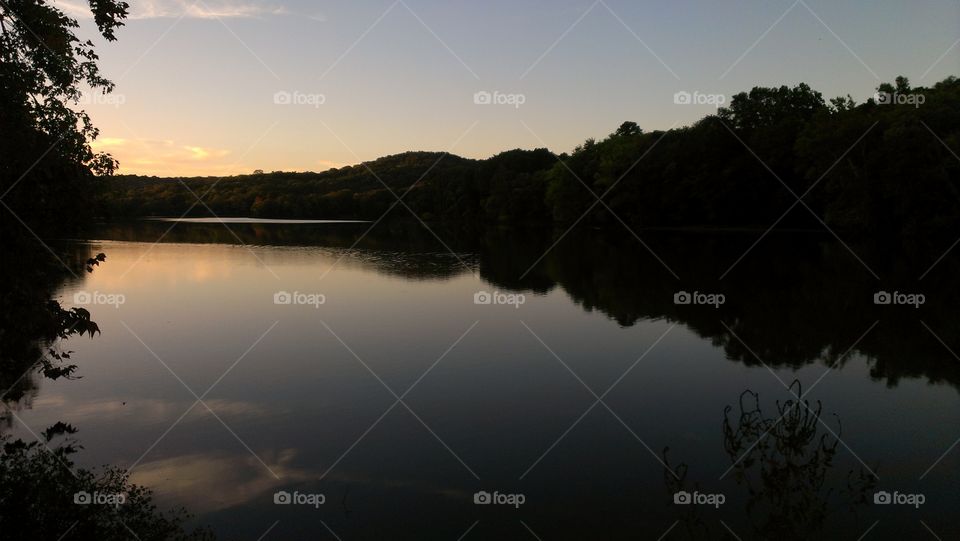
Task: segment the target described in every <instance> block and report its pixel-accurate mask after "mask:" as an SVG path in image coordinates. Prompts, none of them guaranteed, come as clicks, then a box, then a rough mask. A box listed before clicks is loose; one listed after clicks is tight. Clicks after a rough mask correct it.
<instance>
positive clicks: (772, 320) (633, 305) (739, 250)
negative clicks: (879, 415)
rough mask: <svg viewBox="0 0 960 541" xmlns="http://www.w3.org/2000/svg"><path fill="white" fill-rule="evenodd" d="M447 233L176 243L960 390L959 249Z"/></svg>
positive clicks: (180, 229) (193, 229)
mask: <svg viewBox="0 0 960 541" xmlns="http://www.w3.org/2000/svg"><path fill="white" fill-rule="evenodd" d="M169 226H170V224H169V223H165V222H149V221H147V222H128V223H118V224H109V225H105V226H102V227H100V228H98V229H95V230H91V231H90V232H89V234H90V235H92V237H93V238H105V239H116V240H131V241H149V242H153V241H155V240H156V239H157V238H158V237H160V235H161V234H162V233H163V232H164V231H166V230H167V229H169ZM228 227H229V230H228ZM368 230H369V231H368ZM434 232H435V233H437V235H438V236H439V237H441V238H442V239H443V240H444V243H445V244H447V246H449V247H450V248H451V249H452V250H453V251H454V252H456V253H457V256H458V257H454V256H453V255H451V254H450V253H449V252H448V251H446V249H445V248H444V247H443V246H442V245H440V244H439V243H438V242H437V240H436V238H435V237H434V236H433V235H432V234H431V233H429V232H427V231H426V230H425V229H424V228H423V226H422V225H420V224H411V223H393V224H389V225H388V224H378V225H377V227H375V228H373V229H370V224H339V225H333V226H331V225H319V226H303V225H296V226H284V225H278V224H229V226H227V227H225V226H224V225H223V224H192V223H191V224H179V225H177V227H175V228H174V229H173V230H171V231H170V232H169V234H168V235H167V236H166V237H164V242H201V243H233V244H236V243H239V242H242V243H244V244H246V245H257V244H270V245H275V246H276V245H280V246H283V245H287V246H323V247H326V248H329V249H331V250H334V251H337V253H338V254H339V253H342V252H340V251H342V250H350V251H351V252H350V254H349V257H348V260H351V261H354V262H355V263H356V264H358V265H362V266H365V267H367V268H370V269H373V270H375V271H377V272H380V273H387V274H391V275H398V276H402V277H404V278H409V279H418V280H422V279H447V278H451V277H453V276H457V275H459V274H461V273H465V272H467V269H466V268H465V267H464V264H466V265H468V266H469V267H471V270H473V271H474V272H477V273H478V274H479V276H480V277H481V278H482V279H483V280H484V281H486V282H488V283H489V284H490V285H491V286H492V287H494V288H498V289H500V290H502V291H515V292H526V293H534V294H545V293H548V292H550V291H552V290H554V289H560V290H562V291H563V292H565V293H566V294H567V295H569V297H570V299H571V300H572V301H573V302H575V303H577V304H578V305H580V306H581V307H582V308H583V309H584V310H587V311H591V312H592V311H596V312H599V313H602V314H604V315H606V316H607V317H609V318H610V319H612V320H614V321H616V322H617V323H618V324H619V325H621V326H624V327H629V326H633V325H635V324H637V323H638V322H640V321H643V320H658V319H663V320H668V321H674V322H678V323H681V324H683V325H685V326H686V327H688V328H689V329H691V330H692V331H693V332H695V333H696V334H697V335H699V336H701V337H703V338H704V339H707V340H710V341H711V343H713V344H714V345H716V346H718V347H721V348H723V350H724V352H725V354H726V356H727V357H728V358H729V359H730V360H733V361H737V362H742V363H744V364H746V365H749V366H754V365H755V366H760V365H762V364H767V365H769V366H771V367H775V368H776V367H789V368H800V367H803V366H805V365H807V364H810V363H813V362H823V363H825V364H826V365H829V366H832V367H835V368H840V367H842V366H843V365H844V364H845V363H848V362H850V359H851V358H853V357H855V354H861V355H863V356H864V357H866V359H867V362H868V363H869V366H870V373H871V376H872V377H873V378H875V379H876V380H878V381H884V382H886V384H887V385H889V386H895V385H897V383H898V382H899V381H900V380H901V379H904V378H907V379H913V378H924V379H926V380H927V381H929V382H930V383H938V384H939V383H946V384H949V385H951V386H953V387H955V388H960V362H958V361H957V359H956V358H954V357H953V355H952V354H951V352H950V351H949V349H952V350H953V351H960V325H958V323H957V320H956V318H955V317H954V314H955V307H956V306H957V305H958V304H960V286H958V284H957V283H956V281H955V280H953V279H952V277H953V276H955V275H956V274H957V272H960V259H958V257H956V256H954V255H947V257H944V258H943V259H941V260H940V261H939V263H937V264H936V265H933V264H934V262H935V261H936V260H937V259H938V258H939V257H940V256H941V255H942V254H943V251H944V250H946V247H947V246H948V245H945V246H940V245H930V246H922V245H918V244H911V245H899V244H895V243H887V242H883V243H876V244H869V243H867V244H855V245H848V246H844V244H841V243H839V242H837V241H835V240H834V239H833V238H831V237H829V236H827V235H813V234H803V233H791V234H787V233H781V234H772V235H770V236H768V237H766V238H764V239H763V240H762V241H761V242H759V243H757V244H756V245H755V246H753V247H752V248H751V246H752V245H753V244H754V242H755V241H756V240H757V237H758V235H759V233H757V232H741V233H737V232H730V233H703V232H686V233H677V232H659V233H657V232H654V233H648V234H645V235H644V237H643V241H644V243H645V244H646V245H647V246H648V247H649V251H648V250H647V249H646V248H644V247H643V245H641V244H640V242H638V241H637V239H635V238H633V237H631V236H630V235H629V234H623V235H611V234H600V233H597V232H592V231H582V232H577V231H574V232H572V233H570V234H568V235H565V236H563V238H562V239H561V240H560V241H559V242H557V239H558V237H560V233H562V232H558V231H555V230H552V229H549V228H540V229H538V228H525V229H503V228H490V229H486V230H476V229H470V228H444V229H440V228H434ZM848 248H849V249H848ZM748 250H749V251H748ZM745 253H746V255H745V256H744V257H743V258H742V259H740V256H741V255H743V254H745ZM543 254H545V255H543ZM653 254H656V255H653ZM541 255H543V257H542V259H540V260H539V261H538V258H540V256H541ZM858 258H859V261H858ZM738 259H740V261H739V262H737V261H738ZM861 261H862V262H863V263H861ZM927 270H930V272H929V273H926V274H925V275H924V273H925V272H926V271H927ZM874 274H876V276H877V277H879V278H880V279H879V280H878V279H877V278H876V277H874ZM921 275H924V276H923V279H922V280H921V279H920V276H921ZM721 277H722V279H721ZM881 290H883V291H890V292H892V291H901V292H911V293H913V292H919V293H923V294H924V295H925V298H926V301H925V303H924V304H923V305H922V306H920V307H919V308H913V307H911V306H902V305H901V306H890V305H876V304H874V302H873V297H874V294H875V293H877V292H878V291H881ZM678 291H688V292H693V291H700V292H716V293H722V294H724V296H725V298H726V302H725V303H724V304H722V305H721V306H719V307H718V308H713V307H709V306H692V305H677V304H674V298H673V296H674V293H676V292H678ZM875 324H876V327H875V328H873V330H872V331H871V332H867V331H868V330H869V329H871V327H872V326H874V325H875ZM924 324H926V325H927V326H928V327H929V330H928V329H927V328H925V327H924ZM931 331H933V332H931ZM933 333H936V336H935V335H934V334H933ZM938 338H939V339H941V340H943V342H944V344H946V346H948V347H949V349H948V348H947V347H944V344H941V343H940V341H939V340H938ZM748 346H749V347H748ZM854 346H855V347H854ZM850 348H853V350H852V351H851V350H850Z"/></svg>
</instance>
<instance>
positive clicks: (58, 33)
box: [0, 0, 129, 218]
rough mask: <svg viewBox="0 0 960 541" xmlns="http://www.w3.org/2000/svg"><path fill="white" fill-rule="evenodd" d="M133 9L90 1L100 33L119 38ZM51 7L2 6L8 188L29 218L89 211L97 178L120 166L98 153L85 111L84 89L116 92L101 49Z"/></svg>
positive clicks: (37, 3) (0, 120) (9, 0)
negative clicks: (103, 71) (118, 32)
mask: <svg viewBox="0 0 960 541" xmlns="http://www.w3.org/2000/svg"><path fill="white" fill-rule="evenodd" d="M128 7H129V5H128V4H127V3H126V2H122V1H118V0H90V10H91V12H92V14H93V18H94V21H95V23H96V25H97V28H98V29H99V32H100V34H101V35H102V36H103V37H104V38H105V39H106V40H108V41H113V40H115V39H116V35H115V30H116V29H117V28H118V27H120V26H121V25H122V24H123V20H124V18H125V17H126V16H127V9H128ZM78 26H79V25H78V23H77V21H76V20H75V19H73V18H71V17H68V16H67V15H65V14H64V13H63V12H62V11H61V10H59V9H57V8H56V7H54V6H53V5H52V4H51V3H50V2H49V1H48V0H5V1H3V2H0V102H2V103H3V107H2V108H0V133H3V134H4V136H3V138H2V142H0V156H2V158H3V159H2V160H0V189H2V192H3V194H4V195H7V194H8V192H9V197H5V198H4V201H5V202H11V203H12V204H11V205H10V206H12V207H16V208H19V209H20V212H21V213H23V214H24V215H25V216H26V217H27V218H29V217H32V216H43V215H49V214H51V213H53V214H55V215H57V216H58V217H60V218H62V217H63V215H64V214H66V213H67V212H68V211H69V212H71V213H73V212H76V211H82V210H83V203H85V202H86V201H89V199H88V198H87V197H86V196H87V195H88V194H89V192H90V191H91V189H92V187H93V186H92V184H93V183H92V181H93V176H95V175H109V174H111V173H112V172H113V171H114V170H115V169H116V167H117V162H116V161H115V160H114V159H113V158H112V157H111V156H110V155H109V154H104V153H95V152H93V150H92V149H91V148H90V142H91V141H92V140H94V139H95V138H96V137H97V135H98V131H97V129H96V128H95V127H94V126H93V123H92V122H91V120H90V117H89V115H88V114H87V113H86V112H84V111H83V110H82V109H80V108H79V107H78V105H79V104H80V101H81V99H82V98H83V87H84V86H85V87H89V89H90V92H93V93H96V92H100V93H108V92H111V91H112V90H113V83H111V82H110V81H108V80H107V79H105V78H104V77H102V76H101V75H100V71H99V68H98V66H97V60H98V56H97V53H96V51H95V50H94V46H93V43H92V42H91V41H89V40H86V41H84V40H81V39H80V38H78V37H77V35H76V34H75V32H74V30H75V29H76V28H77V27H78Z"/></svg>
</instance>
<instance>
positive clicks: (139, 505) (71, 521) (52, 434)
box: [0, 423, 214, 541]
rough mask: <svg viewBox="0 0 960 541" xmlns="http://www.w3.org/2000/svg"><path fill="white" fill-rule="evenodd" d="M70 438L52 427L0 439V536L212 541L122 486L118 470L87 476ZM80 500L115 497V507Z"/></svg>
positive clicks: (179, 514)
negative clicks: (30, 436) (28, 437)
mask: <svg viewBox="0 0 960 541" xmlns="http://www.w3.org/2000/svg"><path fill="white" fill-rule="evenodd" d="M74 433H76V429H75V428H74V427H72V426H70V425H68V424H64V423H56V424H55V425H53V426H51V427H49V428H48V429H46V430H45V431H43V433H41V434H40V438H41V441H34V442H30V443H26V442H24V441H23V440H11V438H10V436H8V435H4V436H0V443H2V446H0V529H2V531H3V534H4V538H5V539H89V540H94V539H95V540H97V541H109V540H117V541H119V540H127V539H141V540H143V541H150V540H155V541H161V540H162V541H174V540H176V541H187V540H212V539H214V537H213V535H212V534H211V533H209V532H207V531H205V530H196V531H192V532H191V531H186V530H185V529H184V528H183V523H184V522H185V520H187V518H188V517H187V515H186V514H185V512H183V511H174V512H170V513H167V514H162V513H160V512H158V511H157V509H156V507H155V506H154V505H153V503H152V494H151V492H150V491H149V490H148V489H146V488H144V487H141V486H138V485H134V484H132V483H130V481H129V477H128V475H127V473H126V472H124V471H123V470H120V469H116V468H106V469H104V470H103V471H100V472H98V473H95V472H92V471H89V470H85V469H82V468H77V467H75V465H74V464H73V462H72V461H71V456H72V455H73V454H74V453H76V452H77V450H78V446H77V443H76V441H75V440H73V439H72V437H71V436H72V435H73V434H74ZM61 438H65V439H64V440H63V441H59V443H56V444H55V443H54V442H55V440H60V439H61ZM86 495H101V496H107V497H109V498H114V500H111V501H120V500H119V499H118V496H117V495H122V496H121V497H122V503H119V504H115V505H114V504H107V503H80V502H83V499H84V498H85V497H86Z"/></svg>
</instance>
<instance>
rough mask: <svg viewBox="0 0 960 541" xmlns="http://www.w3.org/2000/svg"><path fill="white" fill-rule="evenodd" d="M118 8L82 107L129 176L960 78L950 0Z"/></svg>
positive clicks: (301, 160) (357, 152) (957, 22)
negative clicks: (773, 96) (793, 88)
mask: <svg viewBox="0 0 960 541" xmlns="http://www.w3.org/2000/svg"><path fill="white" fill-rule="evenodd" d="M130 3H131V4H133V7H132V9H131V12H132V18H131V20H130V21H128V23H127V25H126V26H125V27H124V28H123V29H122V30H121V31H120V32H119V34H118V37H119V40H118V41H117V42H114V43H102V40H101V41H98V42H97V43H98V44H100V48H99V52H100V54H101V65H102V69H103V71H104V73H105V74H106V75H107V76H108V77H110V78H112V79H113V80H114V81H115V82H116V83H117V89H116V92H115V93H116V97H115V98H114V99H112V100H103V99H93V100H92V101H91V102H90V103H88V104H85V108H86V109H87V110H88V111H89V112H90V113H91V115H92V117H93V119H94V121H95V122H96V123H97V125H98V126H99V127H100V128H101V141H100V143H99V145H98V147H99V148H101V149H103V150H108V151H110V152H112V153H114V154H115V155H116V156H117V157H118V158H119V159H120V161H121V170H122V172H134V173H149V174H159V175H164V174H184V175H192V174H197V175H206V174H230V173H243V172H249V171H252V170H253V169H258V168H259V169H265V170H268V171H269V170H299V171H304V170H323V169H327V168H329V167H331V166H339V165H344V164H351V163H357V162H359V161H361V160H369V159H374V158H376V157H379V156H382V155H387V154H392V153H397V152H402V151H405V150H449V151H451V152H454V153H456V154H460V155H464V156H469V157H477V158H482V157H487V156H490V155H492V154H495V153H497V152H499V151H502V150H506V149H510V148H518V147H519V148H534V147H541V146H546V147H548V148H550V149H551V150H553V151H556V152H562V151H569V150H571V149H572V148H573V147H575V146H576V145H577V144H579V143H581V142H582V141H583V140H584V139H585V138H587V137H598V138H599V137H603V136H605V135H606V134H608V133H610V132H612V131H613V130H614V129H616V127H617V126H618V125H619V124H620V123H621V122H622V121H624V120H633V121H635V122H637V123H639V124H640V126H641V127H643V128H644V129H646V130H652V129H667V128H669V127H671V126H676V125H685V124H689V123H691V122H693V121H695V120H696V119H698V118H700V117H702V116H703V115H705V114H708V113H709V112H710V111H711V110H712V109H713V107H712V106H711V105H683V104H679V105H678V104H676V103H674V94H675V93H676V92H678V91H687V92H691V93H693V92H698V93H700V94H709V95H720V96H723V97H725V98H727V99H728V98H729V96H730V95H731V94H733V93H736V92H738V91H741V90H747V89H749V88H751V87H753V86H756V85H767V86H769V85H780V84H788V85H793V84H796V83H799V82H807V83H809V84H810V85H811V86H813V87H814V88H815V89H818V90H820V91H822V92H823V93H824V95H825V97H828V98H829V97H832V96H836V95H843V94H847V93H849V94H851V95H853V97H854V98H855V99H857V100H858V101H863V100H865V99H866V98H868V97H869V96H871V95H872V93H873V90H874V89H875V87H876V86H877V85H878V84H879V83H880V82H882V81H891V80H892V79H893V78H894V77H895V76H897V75H900V74H903V75H906V76H908V77H909V78H910V79H911V81H912V82H913V83H914V85H920V84H932V83H933V82H936V81H937V80H940V79H942V78H944V77H945V76H947V75H951V74H960V44H958V40H960V3H957V2H956V1H946V0H920V1H916V2H894V1H888V0H875V1H862V2H849V1H844V2H835V1H824V0H803V1H797V0H783V1H763V2H759V1H738V0H732V1H727V2H722V3H721V2H709V1H700V0H690V1H673V2H636V1H634V2H628V1H623V0H603V1H602V2H601V1H595V0H550V1H546V0H529V1H523V0H520V1H515V2H508V1H501V0H493V1H487V2H476V1H472V2H471V1H461V0H444V1H436V0H435V1H427V0H403V1H395V0H371V1H361V0H356V1H349V2H325V1H313V2H308V1H300V0H297V1H276V2H270V1H269V0H266V1H253V0H249V1H248V0H225V1H215V0H198V1H197V2H191V1H189V0H182V1H181V0H150V1H147V2H137V1H136V0H130ZM57 4H58V5H60V6H62V7H63V8H64V9H65V10H66V11H68V12H69V13H78V14H79V13H81V12H82V9H81V8H82V4H83V3H82V2H81V0H60V1H59V2H57ZM91 26H92V25H91V21H89V20H83V21H82V27H81V31H82V33H83V34H84V35H89V34H90V33H91V32H92V28H91ZM477 92H489V93H491V94H493V93H494V92H496V93H497V94H496V96H497V97H495V98H493V99H492V100H491V101H498V100H499V101H501V102H504V103H501V104H497V103H492V104H477V103H475V94H476V93H477ZM278 93H280V94H278ZM277 96H279V97H277ZM721 99H722V98H721ZM278 101H279V103H277V102H278ZM518 101H521V102H522V104H519V105H518V104H517V102H518ZM288 102H290V103H288Z"/></svg>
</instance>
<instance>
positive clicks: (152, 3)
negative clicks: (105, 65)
mask: <svg viewBox="0 0 960 541" xmlns="http://www.w3.org/2000/svg"><path fill="white" fill-rule="evenodd" d="M53 4H54V5H55V6H56V7H58V8H59V9H61V10H63V12H64V13H67V14H68V15H71V16H73V17H82V18H88V19H89V18H91V17H92V15H91V13H90V6H89V5H88V4H87V3H86V2H83V1H82V0H54V1H53ZM289 13H290V12H289V11H288V10H287V8H285V7H283V6H277V5H270V4H266V3H261V2H252V1H244V0H239V1H238V0H219V1H218V0H210V1H204V0H198V1H192V0H141V1H138V2H133V3H132V5H131V7H130V15H129V17H128V18H129V19H130V20H138V19H160V18H178V17H186V18H189V19H249V18H255V17H264V16H269V15H288V14H289Z"/></svg>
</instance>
